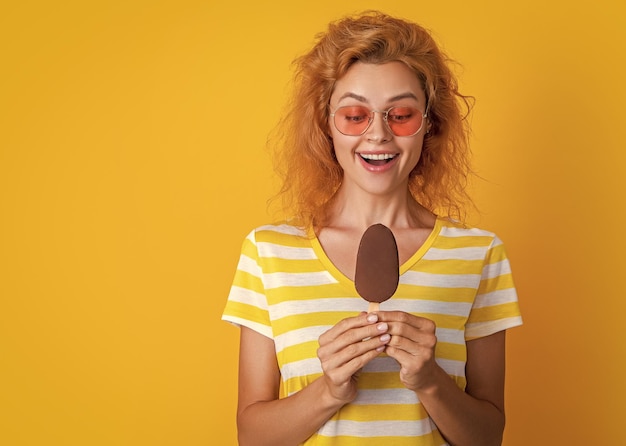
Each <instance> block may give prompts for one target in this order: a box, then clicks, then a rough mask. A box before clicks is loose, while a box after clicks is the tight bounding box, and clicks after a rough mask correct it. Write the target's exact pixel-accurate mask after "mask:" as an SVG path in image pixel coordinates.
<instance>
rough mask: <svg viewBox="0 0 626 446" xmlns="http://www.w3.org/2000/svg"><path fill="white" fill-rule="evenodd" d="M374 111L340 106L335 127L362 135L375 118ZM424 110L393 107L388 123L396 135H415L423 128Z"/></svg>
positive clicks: (359, 107) (361, 107)
mask: <svg viewBox="0 0 626 446" xmlns="http://www.w3.org/2000/svg"><path fill="white" fill-rule="evenodd" d="M372 115H373V113H372V112H371V111H370V110H369V109H368V108H367V107H364V106H361V105H354V106H346V107H339V108H338V109H337V111H335V117H334V121H335V127H337V130H339V131H340V132H341V133H343V134H344V135H348V136H359V135H362V134H363V133H364V132H365V131H366V130H367V128H368V127H369V125H370V122H371V121H372V119H373V116H372ZM422 121H423V116H422V112H420V111H419V110H418V109H416V108H413V107H392V108H390V109H389V113H388V114H387V125H388V126H389V129H390V130H391V132H392V133H393V134H394V135H396V136H413V135H415V134H416V133H417V132H419V131H420V129H421V128H422Z"/></svg>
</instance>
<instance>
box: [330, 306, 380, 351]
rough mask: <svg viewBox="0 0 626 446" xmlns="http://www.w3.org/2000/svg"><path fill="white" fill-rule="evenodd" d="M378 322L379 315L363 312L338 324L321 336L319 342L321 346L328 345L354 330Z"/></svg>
mask: <svg viewBox="0 0 626 446" xmlns="http://www.w3.org/2000/svg"><path fill="white" fill-rule="evenodd" d="M376 322H378V315H376V314H367V313H366V312H361V313H360V314H359V315H358V316H355V317H349V318H346V319H342V320H341V321H339V322H337V324H335V325H334V326H333V327H332V328H330V329H329V330H328V331H326V332H324V333H323V334H322V335H321V336H320V338H319V341H320V343H321V344H328V343H330V342H332V341H333V340H335V339H336V338H337V337H338V336H341V335H342V334H343V333H345V332H346V331H348V330H351V329H352V328H355V327H363V326H367V325H371V324H374V323H376Z"/></svg>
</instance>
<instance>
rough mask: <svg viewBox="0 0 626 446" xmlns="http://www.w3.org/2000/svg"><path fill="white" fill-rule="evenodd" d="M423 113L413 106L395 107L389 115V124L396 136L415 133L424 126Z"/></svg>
mask: <svg viewBox="0 0 626 446" xmlns="http://www.w3.org/2000/svg"><path fill="white" fill-rule="evenodd" d="M422 120H423V116H422V113H421V112H420V111H419V110H418V109H416V108H413V107H393V108H391V109H390V110H389V114H388V115H387V124H389V128H390V129H391V131H392V132H393V134H394V135H396V136H412V135H415V134H416V133H417V132H419V130H420V129H421V127H422Z"/></svg>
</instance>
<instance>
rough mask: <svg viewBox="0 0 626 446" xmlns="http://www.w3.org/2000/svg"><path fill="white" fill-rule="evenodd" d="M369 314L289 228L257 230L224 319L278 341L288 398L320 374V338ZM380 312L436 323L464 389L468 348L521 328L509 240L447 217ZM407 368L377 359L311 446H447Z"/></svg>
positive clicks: (441, 349) (450, 367) (440, 350)
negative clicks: (410, 385)
mask: <svg viewBox="0 0 626 446" xmlns="http://www.w3.org/2000/svg"><path fill="white" fill-rule="evenodd" d="M355 254H356V253H355ZM367 306H368V303H367V302H366V301H365V300H363V299H362V298H361V297H359V295H358V293H357V291H356V289H355V286H354V282H352V281H351V280H350V279H348V278H347V277H346V276H344V275H343V274H342V273H341V272H340V271H339V270H338V269H337V268H336V267H335V266H334V265H333V264H332V262H331V261H330V260H329V259H328V257H327V256H326V254H325V253H324V251H323V249H322V247H321V245H320V243H319V241H318V240H317V239H316V238H310V237H307V236H306V234H305V233H304V232H303V231H302V230H300V229H298V228H296V227H294V226H291V225H288V224H281V225H274V226H262V227H260V228H257V229H256V230H254V231H253V232H251V233H250V235H249V236H248V237H247V238H246V239H245V241H244V243H243V246H242V252H241V257H240V260H239V265H238V267H237V272H236V274H235V278H234V281H233V285H232V288H231V292H230V295H229V297H228V302H227V304H226V308H225V310H224V314H223V316H222V318H223V319H224V320H226V321H229V322H232V323H235V324H238V325H244V326H246V327H249V328H251V329H253V330H255V331H257V332H259V333H261V334H263V335H265V336H267V337H269V338H271V339H273V340H274V343H275V345H276V356H277V359H278V364H279V367H280V373H281V376H282V386H281V394H280V397H281V398H283V397H286V396H288V395H291V394H293V393H295V392H298V391H299V390H301V389H302V388H304V387H306V386H307V385H308V384H309V383H311V382H312V381H314V380H315V379H316V378H318V377H319V376H320V375H321V374H322V369H321V365H320V362H319V360H318V358H317V353H316V352H317V348H318V347H319V345H318V338H319V336H320V335H321V334H322V333H324V332H325V331H327V330H328V329H329V328H331V327H332V326H334V325H335V324H336V323H337V322H339V321H340V320H341V319H344V318H347V317H351V316H355V315H356V314H358V313H359V312H361V311H367ZM380 309H381V310H401V311H405V312H407V313H413V314H416V315H419V316H422V317H426V318H429V319H432V320H433V321H434V322H435V323H436V325H437V332H436V335H437V341H438V342H437V347H436V352H435V353H436V360H437V363H438V364H439V365H440V366H441V367H442V368H443V369H444V370H445V371H446V372H447V373H448V374H449V375H450V376H451V377H452V378H453V379H454V380H455V382H456V383H457V385H458V386H459V387H460V388H462V389H464V388H465V362H466V347H465V342H466V341H467V340H470V339H474V338H479V337H482V336H487V335H490V334H493V333H496V332H498V331H501V330H505V329H507V328H510V327H514V326H516V325H520V324H521V322H522V320H521V316H520V311H519V307H518V302H517V294H516V292H515V288H514V285H513V280H512V277H511V270H510V267H509V262H508V260H507V257H506V254H505V251H504V247H503V245H502V242H501V241H500V240H499V239H498V238H497V237H496V236H495V235H494V234H493V233H490V232H487V231H483V230H480V229H467V228H464V227H462V226H460V225H458V224H455V223H453V222H450V221H448V220H444V219H442V218H438V219H437V221H436V223H435V227H434V229H433V231H432V233H431V234H430V236H429V237H428V239H427V240H426V242H425V243H424V244H423V245H422V247H421V248H420V249H419V250H418V251H417V252H416V253H415V254H414V255H413V256H412V257H411V258H410V259H409V260H408V261H407V262H405V263H404V264H403V265H401V266H400V283H399V286H398V289H397V291H396V293H395V294H394V295H393V297H392V298H391V299H389V300H387V301H386V302H383V303H382V304H381V306H380ZM399 370H400V368H399V366H398V364H397V362H396V361H395V360H394V359H392V358H390V357H388V356H387V355H385V354H382V355H380V356H379V357H377V358H376V359H374V360H373V361H371V362H370V363H369V364H368V365H367V366H365V367H364V369H363V370H362V372H361V373H360V375H359V378H358V387H359V392H358V395H357V397H356V399H355V400H354V401H353V402H352V403H350V404H348V405H346V406H344V407H343V408H342V409H341V410H339V411H338V412H337V413H336V414H335V415H334V416H333V417H332V418H331V419H330V420H329V421H328V422H327V423H326V424H325V425H324V426H322V428H321V429H320V430H319V431H318V432H317V433H316V434H314V435H313V436H312V437H311V438H309V440H307V441H306V442H305V443H304V444H305V445H324V446H326V445H342V446H343V445H359V446H377V445H381V446H382V445H384V446H388V445H394V446H403V445H409V444H410V445H412V446H415V445H445V444H446V442H445V440H444V439H443V438H442V437H441V435H440V434H439V432H438V431H437V427H436V426H435V424H434V423H433V422H432V420H431V419H430V418H429V416H428V414H427V413H426V411H425V410H424V408H423V407H422V405H421V404H420V402H419V401H418V399H417V397H416V395H415V393H414V392H412V391H410V390H408V389H406V388H405V387H404V386H403V385H402V383H401V382H400V379H399V374H398V372H399Z"/></svg>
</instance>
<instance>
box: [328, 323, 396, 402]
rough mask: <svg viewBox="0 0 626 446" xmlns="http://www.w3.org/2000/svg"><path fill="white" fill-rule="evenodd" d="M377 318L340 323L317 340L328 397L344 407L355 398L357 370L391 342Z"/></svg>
mask: <svg viewBox="0 0 626 446" xmlns="http://www.w3.org/2000/svg"><path fill="white" fill-rule="evenodd" d="M378 319H379V318H378V315H376V314H367V313H361V314H360V315H359V316H356V317H351V318H347V319H343V320H341V321H340V322H338V323H337V325H335V326H334V327H333V328H331V329H330V330H328V331H327V332H325V333H324V334H322V335H321V336H320V338H319V344H320V347H319V349H318V350H317V356H318V357H319V359H320V362H321V363H322V370H323V371H324V376H323V379H324V380H325V383H326V385H327V387H328V390H329V391H330V394H331V396H332V397H333V398H335V399H336V400H338V401H341V402H342V403H343V404H346V403H349V402H350V401H352V400H354V398H355V397H356V390H357V389H356V380H357V374H358V372H359V370H361V368H363V366H364V365H365V364H367V363H368V362H370V361H371V360H372V359H374V358H375V357H376V356H378V355H379V354H380V353H382V352H383V351H384V349H385V344H386V343H387V342H389V340H390V339H391V336H390V335H389V334H388V333H387V330H388V328H389V326H388V324H386V323H384V322H382V323H378Z"/></svg>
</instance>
